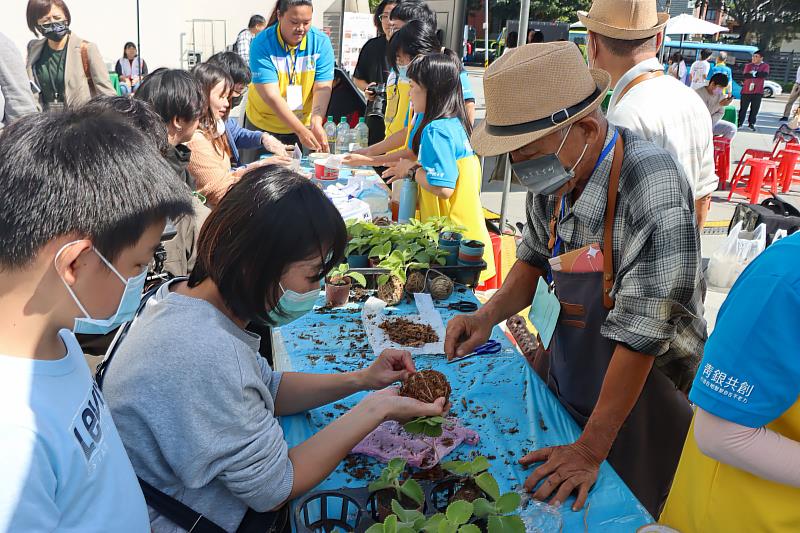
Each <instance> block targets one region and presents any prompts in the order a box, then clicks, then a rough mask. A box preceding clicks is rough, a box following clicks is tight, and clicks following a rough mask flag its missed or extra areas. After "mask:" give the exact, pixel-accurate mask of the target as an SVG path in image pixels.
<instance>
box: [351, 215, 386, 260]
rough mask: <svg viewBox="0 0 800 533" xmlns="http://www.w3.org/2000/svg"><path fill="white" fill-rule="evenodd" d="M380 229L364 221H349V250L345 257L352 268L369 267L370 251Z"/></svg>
mask: <svg viewBox="0 0 800 533" xmlns="http://www.w3.org/2000/svg"><path fill="white" fill-rule="evenodd" d="M379 231H380V228H378V226H376V225H375V224H372V223H370V222H364V221H363V220H348V221H347V236H348V238H349V240H348V242H347V249H346V250H345V256H346V257H347V264H348V265H350V267H351V268H366V267H367V266H369V251H370V249H371V248H372V245H373V241H374V240H375V236H376V234H377V233H378V232H379Z"/></svg>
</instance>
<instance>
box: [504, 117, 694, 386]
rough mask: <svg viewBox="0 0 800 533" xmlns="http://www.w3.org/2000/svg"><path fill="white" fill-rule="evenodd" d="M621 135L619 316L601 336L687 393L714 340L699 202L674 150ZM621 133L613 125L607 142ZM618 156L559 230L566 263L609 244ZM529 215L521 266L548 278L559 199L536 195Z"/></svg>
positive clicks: (603, 166) (612, 316)
mask: <svg viewBox="0 0 800 533" xmlns="http://www.w3.org/2000/svg"><path fill="white" fill-rule="evenodd" d="M619 131H620V134H621V135H622V139H623V141H624V149H625V151H624V158H623V163H622V170H621V172H620V185H619V195H618V197H617V209H616V212H615V216H614V233H613V235H614V242H613V250H614V274H615V280H614V287H613V289H612V292H611V295H612V297H613V298H614V308H613V309H612V310H611V312H610V313H609V315H608V318H607V319H606V322H605V324H603V326H602V328H601V334H602V335H603V336H604V337H606V338H608V339H610V340H613V341H616V342H620V343H623V344H624V345H626V346H628V347H629V348H631V349H633V350H634V351H637V352H641V353H645V354H649V355H653V356H656V366H658V367H660V368H661V369H662V370H664V371H665V373H666V374H667V375H668V376H669V377H670V379H672V380H673V381H674V382H675V384H676V385H677V386H678V387H679V388H680V389H682V390H687V389H688V387H689V386H690V384H691V380H692V379H693V377H694V374H695V372H696V369H697V365H698V363H699V361H700V359H701V358H702V356H703V346H704V345H705V341H706V338H707V334H706V322H705V320H704V318H703V295H704V294H705V282H704V280H703V276H702V273H701V256H700V238H699V235H698V233H697V228H696V226H695V214H694V198H693V196H692V191H691V188H690V187H689V183H688V181H687V179H686V177H685V176H684V173H683V171H682V170H681V169H679V167H678V166H677V165H676V163H675V161H674V160H673V159H672V157H671V156H670V155H669V154H668V153H667V152H666V151H664V150H662V149H661V148H658V147H657V146H656V145H655V144H652V143H650V142H648V141H645V140H642V139H639V138H638V137H636V136H634V135H633V134H632V133H631V132H629V131H628V130H626V129H622V128H619ZM613 132H614V125H613V124H609V128H608V134H607V136H606V141H605V142H606V143H608V142H609V141H610V140H611V138H612V136H613ZM611 154H613V151H612V152H611ZM611 154H609V156H608V157H606V158H605V160H603V161H602V162H601V163H600V165H599V166H598V167H597V170H595V172H594V174H593V175H592V176H591V178H590V179H589V182H588V183H587V184H586V188H585V189H584V190H583V192H582V193H581V195H580V197H579V198H578V200H577V202H574V204H573V202H572V198H571V195H569V194H568V195H565V199H566V210H565V214H566V215H565V218H564V219H563V220H561V221H560V222H559V223H558V224H557V232H558V235H559V236H560V237H561V239H562V241H563V244H562V247H561V250H560V253H561V254H563V253H567V252H569V251H572V250H575V249H578V248H582V247H584V246H587V245H589V244H593V243H597V244H600V245H602V244H603V223H604V219H605V211H606V191H607V188H608V181H609V174H610V171H611V161H612V159H613V158H612V155H611ZM526 208H527V209H526V210H527V225H526V226H525V231H524V234H523V240H522V243H521V245H520V247H519V249H518V251H517V257H518V258H519V259H520V260H522V261H525V262H526V263H529V264H531V265H533V266H535V267H538V268H540V269H542V270H544V271H545V272H547V270H548V268H549V264H548V259H549V258H550V257H551V255H552V252H551V251H550V250H548V247H547V245H548V241H549V238H550V235H549V221H550V219H551V217H552V216H553V213H554V212H555V211H556V210H557V209H559V208H560V206H556V198H555V196H552V195H551V196H540V195H536V196H535V195H533V194H531V193H528V197H527V202H526Z"/></svg>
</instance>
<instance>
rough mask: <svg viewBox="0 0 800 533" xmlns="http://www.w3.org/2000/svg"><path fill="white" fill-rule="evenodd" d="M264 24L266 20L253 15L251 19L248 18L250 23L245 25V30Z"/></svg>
mask: <svg viewBox="0 0 800 533" xmlns="http://www.w3.org/2000/svg"><path fill="white" fill-rule="evenodd" d="M266 23H267V19H265V18H264V17H262V16H261V15H253V16H252V17H250V21H249V22H248V23H247V28H248V29H250V30H252V29H253V28H255V27H256V26H258V25H259V24H266Z"/></svg>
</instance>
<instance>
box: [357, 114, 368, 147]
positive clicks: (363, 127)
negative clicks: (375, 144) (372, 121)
mask: <svg viewBox="0 0 800 533" xmlns="http://www.w3.org/2000/svg"><path fill="white" fill-rule="evenodd" d="M355 131H356V144H357V145H358V148H366V147H367V146H369V128H367V124H366V123H365V122H364V117H361V118H359V119H358V125H357V126H356V128H355Z"/></svg>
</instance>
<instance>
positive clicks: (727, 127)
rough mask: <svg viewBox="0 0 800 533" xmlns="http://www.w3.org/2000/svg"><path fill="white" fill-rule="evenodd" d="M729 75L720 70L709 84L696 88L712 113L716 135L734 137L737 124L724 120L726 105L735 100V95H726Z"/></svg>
mask: <svg viewBox="0 0 800 533" xmlns="http://www.w3.org/2000/svg"><path fill="white" fill-rule="evenodd" d="M728 81H729V80H728V76H726V75H725V74H723V73H721V72H719V73H717V74H714V75H713V76H711V80H709V82H708V85H706V86H705V87H700V88H698V89H695V91H697V94H698V95H699V96H700V99H701V100H702V101H703V103H704V104H706V107H707V108H708V112H709V113H711V124H712V125H713V127H714V135H715V136H721V137H725V138H726V139H733V138H734V137H735V136H736V125H735V124H732V123H730V122H728V121H727V120H722V116H723V114H724V113H725V106H726V105H728V104H730V103H731V102H732V101H733V95H728V96H726V95H725V94H723V93H724V91H725V88H726V87H727V86H728Z"/></svg>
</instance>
